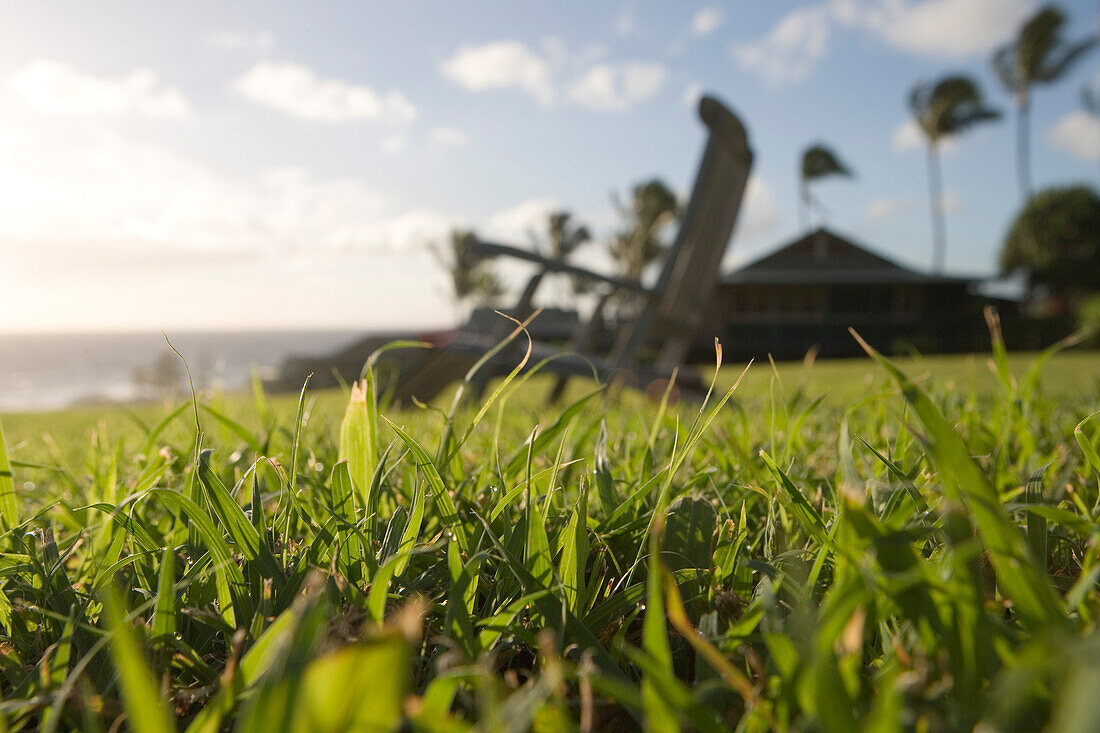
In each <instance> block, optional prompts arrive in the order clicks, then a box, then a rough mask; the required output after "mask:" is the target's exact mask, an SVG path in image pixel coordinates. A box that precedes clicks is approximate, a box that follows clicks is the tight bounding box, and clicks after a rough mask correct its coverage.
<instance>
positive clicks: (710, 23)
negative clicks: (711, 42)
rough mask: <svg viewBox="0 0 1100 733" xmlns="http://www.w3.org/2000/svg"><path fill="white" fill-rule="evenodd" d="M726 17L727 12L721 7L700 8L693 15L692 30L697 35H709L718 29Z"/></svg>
mask: <svg viewBox="0 0 1100 733" xmlns="http://www.w3.org/2000/svg"><path fill="white" fill-rule="evenodd" d="M725 19H726V13H725V11H723V10H722V9H721V8H719V7H713V6H712V7H706V8H699V10H697V11H695V15H693V16H692V17H691V32H692V33H694V34H695V35H697V36H709V35H710V34H711V33H714V31H716V30H718V26H720V25H722V22H723V21H724V20H725Z"/></svg>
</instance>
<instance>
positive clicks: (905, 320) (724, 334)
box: [699, 283, 984, 359]
mask: <svg viewBox="0 0 1100 733" xmlns="http://www.w3.org/2000/svg"><path fill="white" fill-rule="evenodd" d="M981 323H982V319H981V301H980V300H979V299H977V298H975V297H973V296H971V295H970V294H969V293H968V292H967V288H966V284H965V283H943V284H939V283H935V284H916V283H902V284H864V285H835V284H809V285H760V284H746V285H723V286H720V287H719V289H718V292H717V294H716V297H715V300H714V305H713V308H712V309H711V312H710V314H709V319H708V327H707V328H705V329H704V330H703V332H702V333H701V336H700V346H699V351H700V354H703V352H706V351H707V348H709V349H710V350H713V346H712V345H710V344H711V343H712V339H713V337H714V336H715V335H717V336H718V337H719V338H720V339H722V343H723V350H724V352H725V353H726V354H728V355H730V356H731V357H736V358H750V357H756V358H763V357H766V356H767V355H768V354H769V353H770V354H772V355H773V356H774V357H775V358H781V359H794V358H801V357H802V356H803V355H804V354H805V353H806V352H807V351H808V350H809V349H811V348H813V347H815V346H816V347H817V348H818V350H819V353H820V354H821V355H822V356H850V355H855V354H858V353H861V352H860V349H859V346H858V344H857V343H856V342H855V340H854V339H853V338H852V336H851V334H849V333H848V328H849V327H852V328H855V329H856V330H857V331H858V332H859V333H860V335H861V336H863V337H864V338H865V339H867V340H868V341H869V342H870V343H872V344H873V345H875V346H876V347H877V348H880V349H882V350H884V351H886V352H888V353H889V352H893V351H899V350H907V349H909V348H916V349H917V350H919V351H922V352H929V353H932V352H951V351H965V350H970V349H975V348H981V347H982V346H983V344H982V343H981V338H982V336H983V333H984V332H983V331H982V330H981ZM704 342H706V343H704ZM703 358H706V357H705V355H704V356H703Z"/></svg>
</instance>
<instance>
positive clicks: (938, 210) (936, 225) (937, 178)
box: [928, 140, 947, 275]
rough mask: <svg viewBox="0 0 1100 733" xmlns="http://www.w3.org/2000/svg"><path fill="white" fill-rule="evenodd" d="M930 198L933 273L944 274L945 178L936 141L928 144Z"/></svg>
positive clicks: (945, 236)
mask: <svg viewBox="0 0 1100 733" xmlns="http://www.w3.org/2000/svg"><path fill="white" fill-rule="evenodd" d="M928 198H929V205H930V208H931V211H932V272H934V273H936V274H937V275H938V274H941V273H942V272H943V266H944V260H945V259H946V254H947V227H946V225H945V223H944V216H943V176H942V173H941V172H940V152H939V146H938V145H937V144H936V141H935V140H930V141H929V142H928Z"/></svg>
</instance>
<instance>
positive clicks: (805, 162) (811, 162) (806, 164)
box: [798, 143, 852, 227]
mask: <svg viewBox="0 0 1100 733" xmlns="http://www.w3.org/2000/svg"><path fill="white" fill-rule="evenodd" d="M829 176H847V177H849V178H851V177H852V170H851V169H850V168H848V166H846V165H845V164H844V163H843V162H841V160H840V158H839V157H837V154H836V153H834V152H833V151H832V150H831V149H830V148H828V147H826V146H825V145H823V144H822V143H815V144H814V145H811V146H810V147H808V148H806V149H805V150H804V151H803V152H802V169H801V172H800V175H799V183H798V194H799V198H800V199H801V200H802V218H803V226H804V227H805V226H806V225H807V224H808V223H809V220H810V206H811V204H816V203H817V202H816V201H815V200H814V199H813V197H812V196H811V195H810V184H811V183H812V182H814V181H817V180H820V179H822V178H827V177H829Z"/></svg>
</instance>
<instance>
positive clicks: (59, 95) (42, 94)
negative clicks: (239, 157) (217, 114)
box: [8, 59, 191, 119]
mask: <svg viewBox="0 0 1100 733" xmlns="http://www.w3.org/2000/svg"><path fill="white" fill-rule="evenodd" d="M8 86H9V87H10V88H11V89H12V91H14V92H15V93H16V94H17V95H18V96H19V97H20V98H21V99H22V100H23V101H24V102H26V103H27V105H29V106H30V107H32V108H33V109H36V110H38V111H40V112H48V113H51V114H61V115H89V116H102V117H124V116H129V115H135V116H141V117H158V118H175V119H179V118H183V117H187V116H189V115H190V113H191V108H190V105H188V103H187V100H186V99H185V98H184V96H183V94H182V93H181V92H180V91H179V90H177V89H174V88H172V87H168V86H165V85H164V84H162V83H161V81H160V79H159V78H158V77H157V75H156V73H155V72H153V71H151V70H150V69H137V70H136V71H131V72H130V73H128V74H126V75H124V76H121V77H117V78H112V77H102V76H95V75H93V74H87V73H85V72H83V71H78V70H76V69H73V68H72V67H70V66H66V65H65V64H62V63H59V62H57V61H50V60H47V59H36V60H34V61H32V62H30V63H29V64H27V65H26V66H24V67H23V68H22V69H20V70H18V71H16V72H15V73H13V74H12V75H11V76H10V77H9V78H8Z"/></svg>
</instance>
